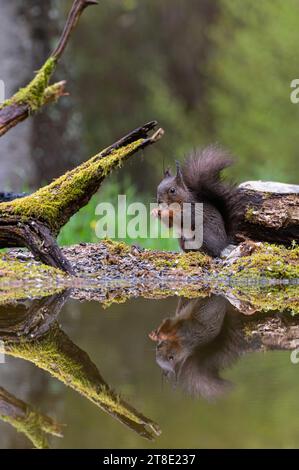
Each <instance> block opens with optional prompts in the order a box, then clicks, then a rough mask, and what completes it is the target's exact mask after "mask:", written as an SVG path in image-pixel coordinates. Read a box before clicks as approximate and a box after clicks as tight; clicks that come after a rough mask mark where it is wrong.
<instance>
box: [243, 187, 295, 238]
mask: <svg viewBox="0 0 299 470" xmlns="http://www.w3.org/2000/svg"><path fill="white" fill-rule="evenodd" d="M240 189H241V195H242V198H243V199H244V209H243V211H244V215H243V218H242V221H241V224H240V227H239V230H238V234H237V235H236V240H239V239H240V238H241V239H242V238H244V237H245V238H251V239H252V240H261V241H267V242H272V243H282V244H284V245H290V244H291V243H292V242H293V241H296V242H298V240H299V186H297V185H288V184H283V183H273V182H263V181H251V182H247V183H243V184H241V185H240Z"/></svg>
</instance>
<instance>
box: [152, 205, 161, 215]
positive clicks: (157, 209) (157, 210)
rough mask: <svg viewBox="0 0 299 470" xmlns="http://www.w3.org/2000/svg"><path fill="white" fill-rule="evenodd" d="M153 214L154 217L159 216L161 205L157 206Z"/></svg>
mask: <svg viewBox="0 0 299 470" xmlns="http://www.w3.org/2000/svg"><path fill="white" fill-rule="evenodd" d="M151 215H152V216H153V217H159V215H160V210H159V207H155V208H154V209H153V210H152V212H151Z"/></svg>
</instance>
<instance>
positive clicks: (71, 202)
mask: <svg viewBox="0 0 299 470" xmlns="http://www.w3.org/2000/svg"><path fill="white" fill-rule="evenodd" d="M156 125H157V123H156V122H155V121H152V122H149V123H148V124H145V125H144V126H142V127H139V128H137V129H135V130H134V131H132V132H130V133H129V134H128V135H127V136H125V137H123V138H122V139H120V140H119V141H117V142H116V143H115V144H113V145H111V146H110V147H108V148H107V149H105V150H103V151H102V152H100V153H98V154H97V155H95V156H94V157H92V158H91V159H90V160H88V161H87V162H84V163H82V164H81V165H80V166H79V167H77V168H75V169H74V170H72V171H69V172H67V173H66V174H64V175H63V176H61V177H60V178H58V179H57V180H55V181H53V182H52V183H51V184H49V185H48V186H45V187H44V188H41V189H39V190H38V191H36V192H35V193H33V194H31V195H29V196H26V197H24V198H21V199H16V200H14V201H12V202H6V203H1V204H0V247H1V248H8V247H16V246H18V247H22V246H25V247H27V248H29V249H30V250H31V251H32V253H33V255H34V256H35V257H36V258H37V259H39V260H41V261H42V262H43V263H45V264H47V265H50V266H54V267H58V268H60V269H62V270H63V271H67V272H72V268H71V265H70V263H69V262H68V261H67V259H66V258H65V257H64V256H63V254H62V252H61V250H60V248H59V247H58V245H57V243H56V240H55V237H56V236H57V235H58V233H59V231H60V229H61V228H62V227H63V225H65V224H66V222H68V220H69V219H70V218H71V217H72V216H73V215H74V214H75V213H76V212H77V211H78V210H79V209H81V208H82V207H83V206H85V205H86V204H87V203H88V201H89V200H90V198H91V197H92V196H93V194H94V193H95V192H96V191H97V190H98V188H99V187H100V185H101V183H102V182H103V180H104V179H105V177H106V176H107V175H108V174H109V173H110V172H111V171H112V169H113V168H115V167H119V166H121V164H122V163H123V162H124V161H125V160H127V159H128V158H129V157H131V156H132V155H133V154H135V153H136V152H137V151H139V150H141V149H144V148H145V147H147V146H148V145H151V144H153V143H155V142H157V141H158V140H159V139H160V138H161V136H162V135H163V131H162V129H158V130H157V131H156V132H154V133H153V134H152V135H151V136H150V135H149V133H150V132H151V131H152V130H153V129H154V128H155V127H156Z"/></svg>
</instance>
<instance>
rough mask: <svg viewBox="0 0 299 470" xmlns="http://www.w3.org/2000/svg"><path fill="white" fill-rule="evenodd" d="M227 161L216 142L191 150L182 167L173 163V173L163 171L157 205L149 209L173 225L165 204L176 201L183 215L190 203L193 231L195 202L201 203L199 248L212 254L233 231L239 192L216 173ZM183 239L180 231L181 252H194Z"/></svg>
mask: <svg viewBox="0 0 299 470" xmlns="http://www.w3.org/2000/svg"><path fill="white" fill-rule="evenodd" d="M231 164H232V159H231V157H230V155H229V154H228V153H227V152H226V151H225V150H223V149H221V148H220V147H218V146H216V145H211V146H209V147H206V148H205V149H203V150H195V151H194V152H192V153H191V154H190V156H189V157H188V158H187V159H186V160H185V162H184V164H183V166H182V167H181V166H180V165H179V163H177V171H176V175H174V176H173V175H172V174H171V172H170V170H169V169H168V170H166V171H165V173H164V178H163V180H162V181H161V183H160V184H159V186H158V190H157V203H158V208H156V209H154V210H153V212H152V214H153V215H154V216H155V217H159V218H160V219H161V221H162V222H163V223H165V224H166V225H167V226H169V227H172V226H175V223H174V220H175V217H174V216H175V213H174V211H173V210H171V209H168V208H167V206H169V205H170V204H174V203H176V206H177V209H176V210H177V211H178V212H179V211H180V212H181V215H183V212H184V210H185V209H184V206H183V204H184V203H190V207H191V225H192V227H191V229H192V230H194V228H195V226H194V217H195V214H196V210H197V209H196V204H195V203H197V202H198V203H202V204H203V209H202V222H203V223H202V243H201V247H200V248H199V249H200V251H203V252H204V253H207V254H208V255H210V256H213V257H217V256H220V254H221V252H222V250H223V249H224V248H225V247H226V246H227V245H228V244H229V243H230V241H231V239H232V237H233V235H234V234H235V233H236V226H237V222H238V214H239V210H240V203H241V197H240V193H239V191H238V189H237V188H236V187H234V186H233V185H230V184H228V183H226V182H225V183H224V182H223V181H222V180H221V175H220V173H221V171H222V170H223V169H224V168H227V167H229V166H230V165H231ZM185 207H186V206H185ZM192 207H194V209H192ZM192 211H193V212H192ZM174 228H175V227H174ZM187 241H188V239H187V238H186V237H185V234H184V232H183V231H181V232H180V246H181V248H182V249H183V250H184V251H191V250H192V251H194V250H193V249H191V250H190V249H189V248H188V244H187V243H186V242H187Z"/></svg>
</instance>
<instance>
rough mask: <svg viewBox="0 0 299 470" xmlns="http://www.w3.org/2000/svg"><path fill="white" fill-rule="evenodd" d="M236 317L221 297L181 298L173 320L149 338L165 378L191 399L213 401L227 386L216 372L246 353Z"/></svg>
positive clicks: (218, 372) (168, 321)
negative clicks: (200, 398)
mask: <svg viewBox="0 0 299 470" xmlns="http://www.w3.org/2000/svg"><path fill="white" fill-rule="evenodd" d="M240 323H241V319H240V316H239V315H237V313H236V312H235V311H234V310H233V308H232V306H231V304H230V303H229V302H228V300H226V299H225V298H223V297H221V296H216V295H214V296H212V297H209V298H204V299H202V298H201V299H192V300H188V299H184V298H181V299H180V300H179V303H178V307H177V310H176V313H175V316H174V317H173V318H167V319H165V320H164V321H163V322H162V324H161V325H160V326H159V327H158V329H157V330H155V331H153V332H152V333H150V335H149V337H150V338H151V339H152V340H153V341H155V342H156V343H157V344H156V361H157V363H158V365H159V366H160V367H161V369H162V370H163V373H164V375H165V376H167V378H169V379H170V380H171V381H173V382H174V383H175V384H177V385H179V386H181V387H182V388H183V389H184V390H185V391H186V392H187V393H189V394H191V395H193V396H202V397H203V398H205V399H215V398H217V397H219V396H220V395H222V394H224V393H225V392H226V391H227V390H228V389H229V388H230V386H231V384H230V382H228V381H227V380H225V379H223V378H222V377H221V376H220V372H221V371H222V370H223V369H225V368H227V367H228V366H230V365H232V364H233V363H234V362H235V361H236V360H237V359H238V357H239V356H240V355H241V354H243V353H245V352H246V342H245V340H244V336H243V335H242V329H241V328H240Z"/></svg>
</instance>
